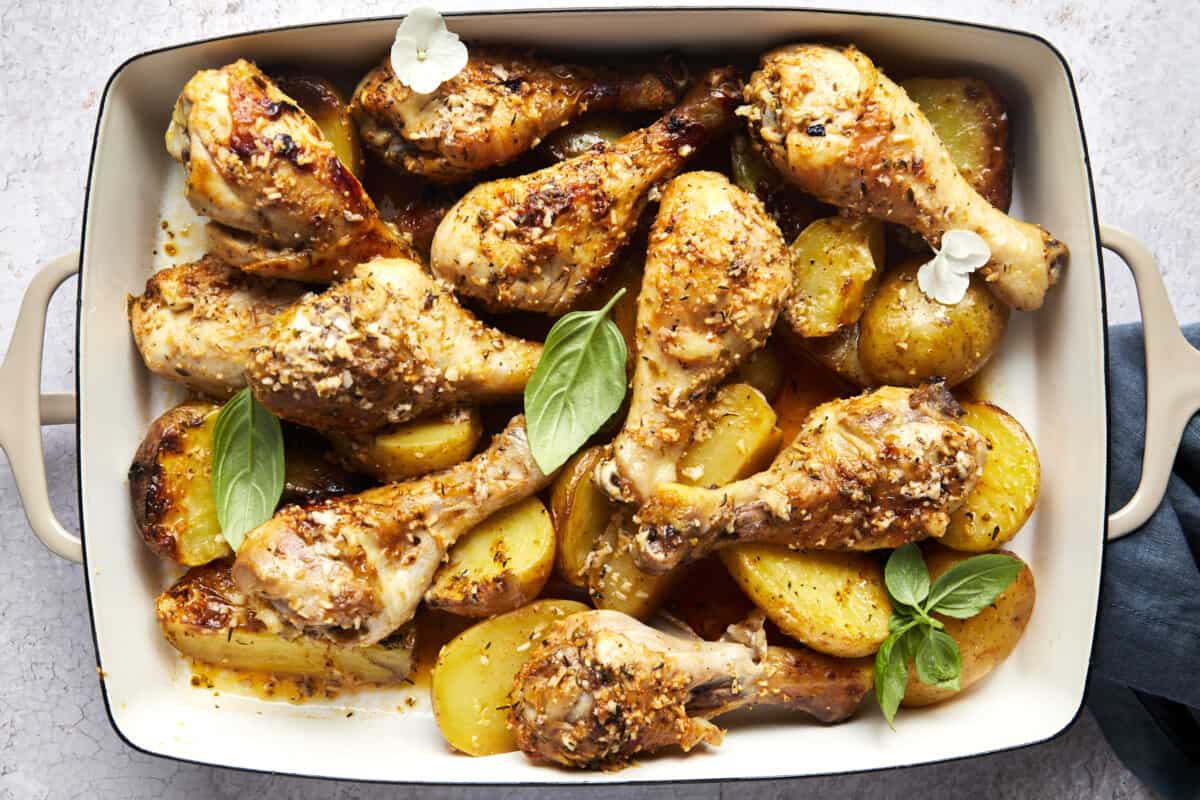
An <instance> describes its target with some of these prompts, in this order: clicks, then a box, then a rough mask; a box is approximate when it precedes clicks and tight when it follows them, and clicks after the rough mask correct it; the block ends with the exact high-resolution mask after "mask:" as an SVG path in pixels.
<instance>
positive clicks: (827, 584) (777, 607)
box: [719, 544, 892, 658]
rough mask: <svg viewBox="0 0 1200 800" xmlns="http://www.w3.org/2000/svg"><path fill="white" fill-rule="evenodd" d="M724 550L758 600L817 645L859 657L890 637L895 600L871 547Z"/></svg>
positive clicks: (732, 570)
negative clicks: (850, 549) (851, 549)
mask: <svg viewBox="0 0 1200 800" xmlns="http://www.w3.org/2000/svg"><path fill="white" fill-rule="evenodd" d="M719 555H720V556H721V561H722V562H723V563H724V564H725V567H726V569H728V570H729V574H730V575H732V576H733V577H734V580H736V581H737V583H738V586H740V587H741V588H742V591H743V592H745V593H746V594H747V596H749V598H750V599H751V600H753V601H754V604H755V605H757V606H758V607H759V608H761V609H762V610H763V611H765V612H766V613H767V617H768V618H769V619H770V620H771V621H772V622H774V623H775V624H776V625H778V626H779V629H780V630H781V631H783V632H784V633H786V634H787V635H788V636H791V637H792V638H793V639H795V640H796V641H798V642H801V643H803V644H806V645H808V646H809V647H811V648H812V649H813V650H817V651H819V652H822V653H828V654H829V655H832V656H842V657H845V658H855V657H857V656H866V655H870V654H871V653H874V652H875V651H876V650H878V649H879V646H880V645H881V644H883V640H884V639H886V638H887V637H888V618H889V617H890V616H891V613H892V604H891V602H890V601H889V600H888V595H887V589H886V588H885V587H884V584H883V569H882V568H881V567H880V565H879V562H878V561H877V560H876V559H875V558H874V557H872V556H871V555H869V554H867V553H835V552H803V553H802V552H796V551H793V550H788V549H787V548H786V547H777V546H774V545H761V544H737V545H733V546H732V547H727V548H725V549H723V550H721V551H720V554H719Z"/></svg>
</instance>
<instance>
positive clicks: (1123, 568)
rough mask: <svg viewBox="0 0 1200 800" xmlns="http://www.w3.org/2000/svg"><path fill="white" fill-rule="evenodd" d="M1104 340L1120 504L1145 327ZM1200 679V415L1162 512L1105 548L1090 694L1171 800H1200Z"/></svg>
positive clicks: (1114, 486)
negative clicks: (1199, 719)
mask: <svg viewBox="0 0 1200 800" xmlns="http://www.w3.org/2000/svg"><path fill="white" fill-rule="evenodd" d="M1184 334H1185V336H1186V337H1187V339H1188V341H1189V342H1191V343H1192V344H1193V345H1194V346H1198V347H1200V325H1192V326H1187V327H1185V329H1184ZM1108 343H1109V352H1108V366H1109V372H1108V377H1109V387H1108V397H1109V443H1108V444H1109V462H1108V499H1109V508H1110V509H1116V508H1120V507H1121V506H1122V505H1124V503H1125V502H1126V501H1127V500H1128V499H1129V498H1130V497H1132V496H1133V493H1134V490H1135V489H1136V488H1137V484H1138V481H1139V479H1140V477H1141V458H1142V448H1143V446H1144V443H1145V430H1144V419H1145V408H1146V378H1145V351H1144V343H1143V339H1142V329H1141V326H1140V325H1121V326H1117V327H1113V328H1110V329H1109V332H1108ZM1195 378H1196V380H1197V381H1200V375H1196V376H1195ZM1198 673H1200V416H1194V417H1192V419H1191V421H1190V422H1189V423H1188V425H1187V428H1186V429H1185V430H1184V434H1183V441H1182V442H1181V443H1180V447H1179V452H1178V454H1177V456H1176V458H1175V464H1174V469H1173V472H1172V474H1171V478H1170V482H1169V483H1168V485H1167V493H1166V496H1165V497H1164V499H1163V502H1162V504H1161V505H1160V506H1159V507H1158V509H1157V510H1156V511H1155V513H1154V516H1152V517H1151V518H1150V520H1149V521H1148V522H1147V523H1146V524H1145V525H1143V526H1142V527H1141V528H1140V529H1139V530H1137V531H1135V532H1134V533H1131V534H1130V535H1128V536H1127V537H1125V538H1124V539H1121V540H1119V541H1116V542H1112V543H1111V544H1108V545H1106V551H1105V554H1104V577H1103V580H1102V583H1101V591H1100V615H1099V620H1098V622H1097V628H1096V643H1095V647H1094V649H1093V652H1092V676H1091V680H1090V682H1089V686H1088V698H1087V704H1088V707H1089V708H1090V709H1091V711H1092V713H1093V714H1094V715H1095V717H1096V719H1097V721H1098V722H1099V723H1100V727H1101V729H1102V730H1103V731H1104V735H1105V737H1107V739H1108V741H1109V743H1110V744H1111V745H1112V747H1113V750H1114V751H1115V752H1116V753H1117V755H1118V757H1120V758H1121V760H1122V761H1123V762H1124V763H1125V765H1126V766H1127V767H1129V769H1130V771H1132V772H1133V773H1134V774H1135V775H1137V776H1138V777H1139V778H1140V779H1141V780H1142V781H1143V782H1145V783H1147V784H1148V785H1149V786H1151V787H1152V788H1153V789H1154V790H1155V791H1157V792H1158V793H1159V794H1161V795H1163V796H1165V797H1172V798H1174V797H1187V798H1195V797H1200V723H1198V722H1197V719H1198V712H1197V709H1200V680H1198V678H1200V675H1198Z"/></svg>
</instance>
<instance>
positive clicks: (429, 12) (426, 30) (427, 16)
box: [396, 6, 446, 50]
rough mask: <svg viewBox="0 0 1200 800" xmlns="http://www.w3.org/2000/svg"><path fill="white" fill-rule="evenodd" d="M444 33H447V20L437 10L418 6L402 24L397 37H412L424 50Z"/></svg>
mask: <svg viewBox="0 0 1200 800" xmlns="http://www.w3.org/2000/svg"><path fill="white" fill-rule="evenodd" d="M443 33H446V20H444V19H442V15H441V14H439V13H438V12H437V9H434V8H430V7H429V6H417V7H416V8H414V9H413V10H412V11H410V12H408V16H406V17H405V18H404V21H403V22H401V23H400V30H399V31H397V32H396V37H397V38H399V37H401V36H406V37H410V38H411V39H412V40H413V41H415V42H416V43H417V47H419V48H421V49H422V50H424V49H426V48H428V47H429V45H430V43H431V42H432V41H433V40H434V38H435V37H437V36H438V34H443Z"/></svg>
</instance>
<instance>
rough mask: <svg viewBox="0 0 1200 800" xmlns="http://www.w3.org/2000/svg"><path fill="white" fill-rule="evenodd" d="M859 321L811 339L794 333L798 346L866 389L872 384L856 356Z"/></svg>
mask: <svg viewBox="0 0 1200 800" xmlns="http://www.w3.org/2000/svg"><path fill="white" fill-rule="evenodd" d="M859 333H860V331H859V325H858V323H855V324H853V325H847V326H846V327H844V328H842V329H841V330H839V331H837V332H836V333H832V334H830V335H829V336H822V337H819V338H813V339H802V338H800V337H798V336H797V337H794V339H795V343H796V347H797V349H799V350H801V351H803V353H804V354H805V355H806V356H808V357H809V358H811V359H812V360H813V361H815V362H816V363H818V364H820V365H821V366H822V367H825V368H826V369H828V370H830V371H831V372H834V373H835V374H837V376H838V377H840V378H841V379H842V380H844V381H846V382H847V383H850V384H852V385H854V386H857V387H858V388H860V389H866V388H868V387H870V386H872V385H874V384H875V379H874V378H872V377H871V376H870V375H869V374H867V370H866V368H865V367H864V366H863V364H862V359H860V358H859V357H858V339H859Z"/></svg>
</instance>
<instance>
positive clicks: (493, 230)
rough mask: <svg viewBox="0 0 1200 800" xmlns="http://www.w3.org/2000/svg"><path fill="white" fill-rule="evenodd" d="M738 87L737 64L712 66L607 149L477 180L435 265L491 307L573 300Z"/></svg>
mask: <svg viewBox="0 0 1200 800" xmlns="http://www.w3.org/2000/svg"><path fill="white" fill-rule="evenodd" d="M740 92H741V82H740V81H739V80H738V78H737V74H736V72H735V71H734V70H733V69H731V68H723V69H715V70H712V71H710V72H708V73H707V74H706V75H705V76H704V77H703V78H702V79H701V81H700V83H699V84H698V85H697V86H696V87H694V88H693V89H692V90H691V91H689V92H688V94H687V96H686V97H685V98H684V100H683V102H682V103H681V104H680V105H679V106H677V107H676V108H675V109H674V110H672V111H671V112H670V113H668V114H667V115H666V116H664V117H662V118H661V119H659V120H658V121H657V122H655V123H654V124H652V125H650V126H649V127H647V128H643V129H641V130H637V131H633V132H632V133H629V134H627V135H626V136H624V137H622V138H621V139H619V140H618V141H616V142H615V143H613V145H612V146H611V147H609V148H607V149H604V150H601V151H595V152H588V153H585V154H583V155H581V156H577V157H575V158H572V159H568V160H566V161H563V162H560V163H558V164H555V165H553V166H550V167H546V168H545V169H542V170H539V171H537V172H534V173H531V174H529V175H523V176H521V177H517V178H505V179H502V180H497V181H492V182H490V183H484V184H481V185H479V186H476V187H475V188H474V189H472V190H471V191H470V192H468V193H467V195H466V196H465V197H463V198H462V199H461V200H460V201H459V202H458V203H457V204H456V205H455V206H454V208H452V209H451V210H450V212H449V213H448V214H447V215H446V217H445V218H444V219H443V220H442V222H441V224H440V225H439V226H438V229H437V233H435V234H434V237H433V249H432V252H431V254H430V266H431V267H432V268H433V272H434V274H436V275H438V276H440V277H442V278H443V279H445V280H446V281H448V282H450V283H451V284H452V285H453V286H454V288H455V290H456V291H457V292H459V293H460V294H464V295H467V296H468V297H472V298H474V299H476V300H478V301H480V302H482V303H483V304H485V305H486V306H488V307H489V308H492V309H495V310H509V309H523V310H526V311H541V312H545V313H547V314H562V313H563V312H565V311H568V310H570V309H571V308H572V307H573V306H574V305H575V303H576V301H577V300H578V299H579V298H580V297H582V296H583V295H584V294H586V293H587V292H588V291H589V290H590V289H592V288H593V287H595V286H596V285H597V284H599V283H600V282H601V281H603V279H604V278H605V276H606V275H607V273H608V270H609V267H610V266H611V264H612V263H613V259H614V257H615V256H616V255H617V253H618V252H619V251H620V249H621V248H622V246H624V245H625V243H626V241H627V240H628V238H629V236H630V234H631V233H633V230H634V228H636V226H637V224H638V220H639V218H640V217H641V214H642V210H643V209H644V208H645V207H646V204H647V203H648V202H649V201H650V195H651V190H653V189H654V188H655V187H658V186H660V185H661V184H663V183H664V182H665V181H667V180H668V179H670V178H671V177H672V176H674V175H675V174H676V173H678V172H679V170H680V169H682V168H683V165H684V163H685V162H686V161H687V159H688V157H689V156H691V155H692V154H693V153H695V152H696V151H697V149H699V148H700V147H701V146H702V145H704V144H705V143H707V142H708V141H710V140H712V139H713V138H715V137H716V135H717V134H719V133H720V132H721V131H723V130H724V129H725V128H726V127H727V126H728V125H729V124H730V123H731V122H732V120H733V108H734V106H735V105H736V103H737V101H738V99H739V97H740Z"/></svg>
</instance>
